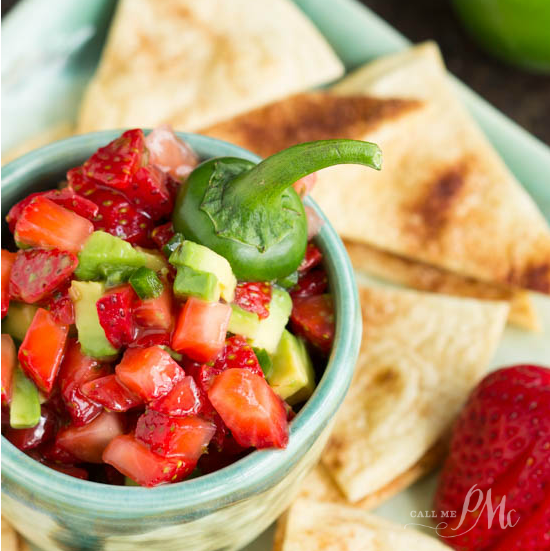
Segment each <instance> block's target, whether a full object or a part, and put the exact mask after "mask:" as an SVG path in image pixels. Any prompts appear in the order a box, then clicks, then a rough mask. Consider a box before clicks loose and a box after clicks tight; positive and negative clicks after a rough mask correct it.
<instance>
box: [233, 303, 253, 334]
mask: <svg viewBox="0 0 550 551" xmlns="http://www.w3.org/2000/svg"><path fill="white" fill-rule="evenodd" d="M259 328H260V318H259V317H258V314H256V313H255V312H249V311H248V310H244V309H243V308H241V307H240V306H238V305H237V304H235V303H233V304H231V318H230V319H229V326H228V327H227V330H228V331H229V332H230V333H234V334H235V335H242V336H243V337H246V338H247V339H253V338H254V337H255V336H256V333H257V332H258V329H259Z"/></svg>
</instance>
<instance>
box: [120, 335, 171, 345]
mask: <svg viewBox="0 0 550 551" xmlns="http://www.w3.org/2000/svg"><path fill="white" fill-rule="evenodd" d="M150 346H168V347H169V346H170V333H166V332H164V331H160V332H155V331H144V332H141V331H138V334H137V336H136V338H135V340H133V341H132V342H131V343H130V344H129V347H130V348H149V347H150Z"/></svg>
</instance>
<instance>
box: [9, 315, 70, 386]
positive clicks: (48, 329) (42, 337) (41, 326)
mask: <svg viewBox="0 0 550 551" xmlns="http://www.w3.org/2000/svg"><path fill="white" fill-rule="evenodd" d="M68 334H69V326H68V325H60V324H58V323H56V322H55V320H54V319H53V316H52V315H51V314H50V313H49V312H48V311H47V310H44V309H43V308H39V309H38V310H37V311H36V314H35V315H34V318H33V320H32V322H31V325H30V327H29V329H28V330H27V334H26V335H25V338H24V339H23V342H22V343H21V346H20V347H19V353H18V358H19V362H20V363H21V367H22V368H23V370H24V371H25V372H26V373H27V375H28V376H29V377H31V379H32V380H33V381H34V382H35V383H36V386H37V387H38V388H39V389H41V390H43V391H44V392H45V393H46V394H49V393H50V392H51V390H52V388H53V384H54V382H55V378H56V376H57V372H58V371H59V368H60V366H61V360H62V359H63V354H64V352H65V343H66V341H67V335H68Z"/></svg>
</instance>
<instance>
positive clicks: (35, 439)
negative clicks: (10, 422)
mask: <svg viewBox="0 0 550 551" xmlns="http://www.w3.org/2000/svg"><path fill="white" fill-rule="evenodd" d="M56 425H57V422H56V418H55V414H54V413H53V412H52V411H51V410H50V409H48V407H47V406H45V405H42V406H41V413H40V420H39V421H38V424H37V425H35V426H34V427H31V428H29V429H12V428H10V429H8V430H7V431H6V432H5V437H6V438H7V439H8V440H9V441H10V442H11V443H12V444H13V445H14V446H15V447H16V448H19V449H20V450H23V451H25V450H31V449H33V448H36V447H37V446H39V445H40V444H42V443H43V442H47V441H48V440H50V439H51V438H52V437H53V436H54V434H55V428H56Z"/></svg>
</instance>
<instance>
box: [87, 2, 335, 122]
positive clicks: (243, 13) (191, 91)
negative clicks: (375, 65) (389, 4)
mask: <svg viewBox="0 0 550 551" xmlns="http://www.w3.org/2000/svg"><path fill="white" fill-rule="evenodd" d="M343 70H344V69H343V65H342V63H341V62H340V60H339V59H338V58H337V57H336V55H335V54H334V52H333V51H332V49H331V48H330V46H329V45H328V43H327V42H326V40H325V39H324V37H323V36H322V35H321V34H320V33H319V31H318V30H317V29H316V28H315V27H314V25H313V24H312V23H311V22H310V21H309V19H307V17H306V16H305V15H304V14H303V13H302V12H301V11H300V10H299V9H298V8H297V7H296V6H295V5H294V3H293V2H291V1H290V0H231V2H227V1H222V0H200V2H199V1H197V0H163V1H161V2H159V1H158V0H121V1H120V2H119V5H118V8H117V12H116V15H115V18H114V20H113V23H112V26H111V29H110V32H109V36H108V40H107V43H106V46H105V49H104V51H103V56H102V59H101V62H100V65H99V68H98V70H97V73H96V75H95V76H94V78H93V80H92V82H91V84H90V85H89V87H88V89H87V91H86V94H85V97H84V101H83V104H82V106H81V111H80V118H79V124H78V130H79V132H89V131H92V130H102V129H108V128H109V129H110V128H122V127H132V126H138V127H153V126H156V125H158V124H161V123H169V124H171V125H172V126H173V127H174V128H175V129H177V130H195V129H197V128H201V127H203V126H206V125H209V124H213V123H215V122H217V121H219V120H223V119H226V118H228V117H231V116H233V115H235V114H237V113H240V112H243V111H246V110H248V109H252V108H254V107H258V106H259V105H263V104H265V103H269V102H271V101H274V100H276V99H279V98H281V97H286V96H288V95H289V94H293V93H295V92H299V91H301V90H305V89H307V88H311V87H314V86H317V85H320V84H324V83H326V82H329V81H332V80H334V79H336V78H338V77H340V76H341V75H342V74H343Z"/></svg>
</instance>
